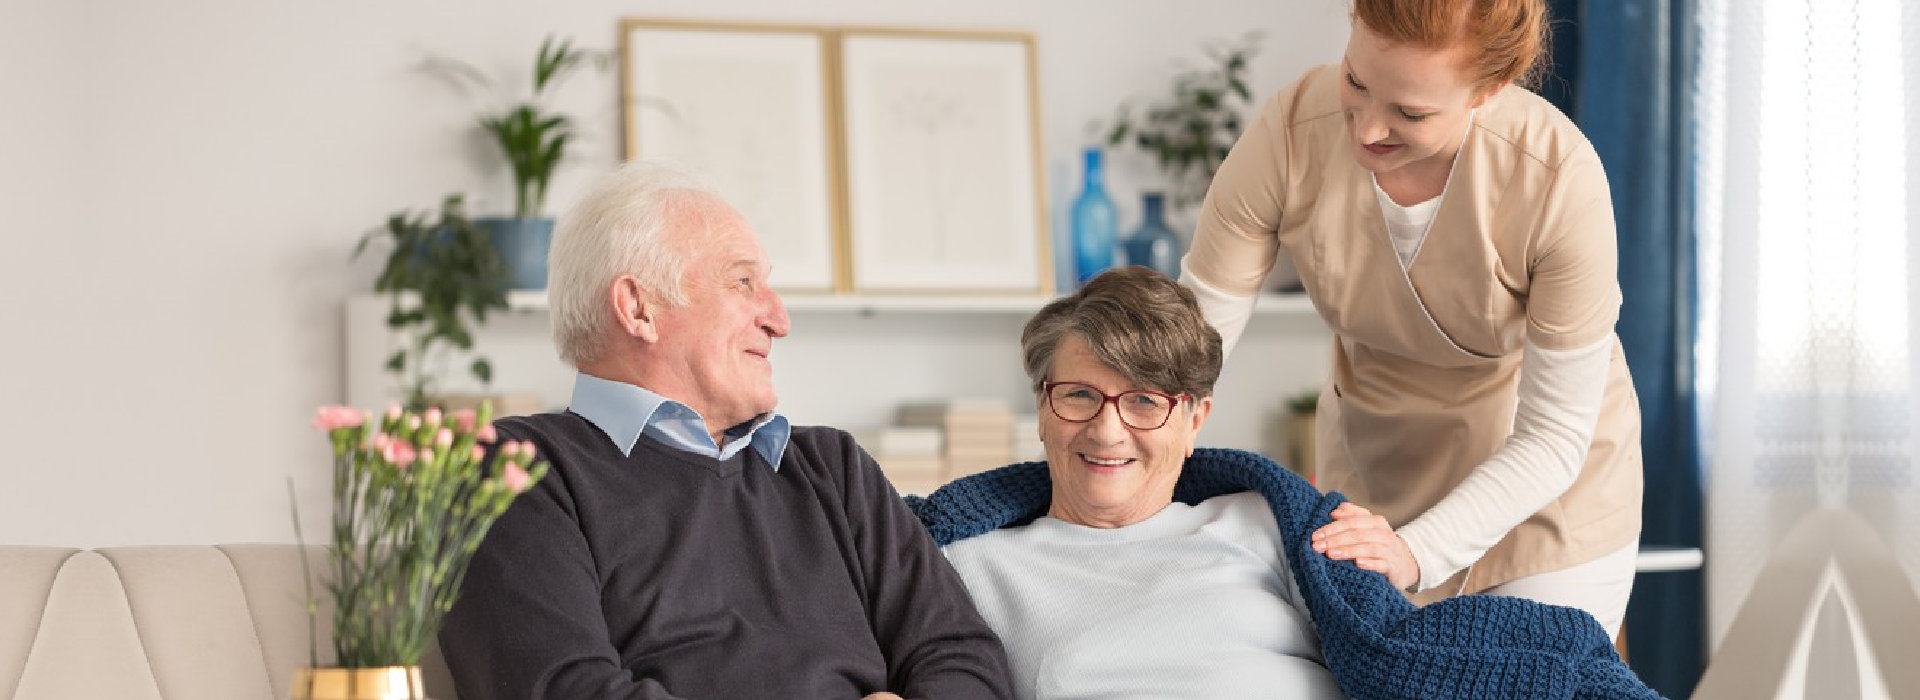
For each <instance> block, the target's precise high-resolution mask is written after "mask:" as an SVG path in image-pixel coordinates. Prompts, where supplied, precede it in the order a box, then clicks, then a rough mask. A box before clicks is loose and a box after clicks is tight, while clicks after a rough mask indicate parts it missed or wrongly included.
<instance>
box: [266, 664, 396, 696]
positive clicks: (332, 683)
mask: <svg viewBox="0 0 1920 700" xmlns="http://www.w3.org/2000/svg"><path fill="white" fill-rule="evenodd" d="M426 698H427V684H426V682H425V680H424V679H423V678H422V677H421V675H420V667H419V666H387V667H384V668H302V669H300V670H299V671H297V672H296V673H294V676H293V700H426Z"/></svg>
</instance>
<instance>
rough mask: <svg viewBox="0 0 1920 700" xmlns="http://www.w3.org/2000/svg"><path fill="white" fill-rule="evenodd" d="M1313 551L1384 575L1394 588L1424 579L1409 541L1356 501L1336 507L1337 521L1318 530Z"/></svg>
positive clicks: (1314, 538)
mask: <svg viewBox="0 0 1920 700" xmlns="http://www.w3.org/2000/svg"><path fill="white" fill-rule="evenodd" d="M1313 551H1316V552H1320V553H1321V554H1325V555H1327V558H1328V559H1336V560H1349V559H1350V560H1353V563H1354V565H1356V566H1359V567H1360V568H1362V569H1366V570H1368V571H1377V572H1380V573H1381V574H1383V575H1385V576H1386V577H1387V582H1388V583H1391V584H1393V587H1394V588H1399V589H1402V590H1405V589H1406V588H1407V587H1408V586H1411V585H1413V584H1414V582H1415V581H1419V580H1420V563H1419V562H1417V561H1414V559H1413V550H1412V549H1410V548H1408V547H1407V541H1406V540H1403V539H1400V535H1398V534H1395V533H1394V531H1393V527H1392V526H1390V525H1388V524H1387V519H1386V518H1383V517H1380V516H1378V515H1374V514H1373V511H1369V510H1367V509H1365V508H1361V507H1360V506H1357V505H1354V504H1353V503H1352V502H1347V503H1342V504H1340V506H1339V507H1337V508H1334V509H1333V522H1330V523H1327V524H1326V526H1325V527H1322V528H1320V529H1319V530H1316V531H1314V533H1313Z"/></svg>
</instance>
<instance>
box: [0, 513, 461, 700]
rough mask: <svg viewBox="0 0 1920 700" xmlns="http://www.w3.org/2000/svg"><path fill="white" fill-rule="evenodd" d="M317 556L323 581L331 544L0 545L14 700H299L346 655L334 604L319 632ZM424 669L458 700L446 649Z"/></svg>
mask: <svg viewBox="0 0 1920 700" xmlns="http://www.w3.org/2000/svg"><path fill="white" fill-rule="evenodd" d="M303 557H304V558H305V559H306V560H307V563H308V565H310V566H311V567H313V571H314V573H316V574H320V573H323V569H322V567H324V566H325V556H324V553H323V550H322V549H321V548H319V547H308V548H305V549H302V548H300V547H297V546H293V545H221V546H184V547H114V548H107V549H101V550H98V551H80V550H74V549H65V548H53V547H21V546H0V620H4V621H6V624H0V698H12V700H68V699H71V698H115V699H116V700H120V699H126V700H186V699H189V698H191V699H193V700H229V699H231V700H258V699H259V698H285V697H287V696H288V695H289V693H290V692H291V687H292V686H291V683H292V676H293V672H294V669H296V668H299V667H301V666H306V665H308V663H309V656H308V649H309V648H312V647H311V646H310V645H317V646H318V649H319V650H320V654H319V661H320V663H322V664H325V663H328V662H330V661H331V656H332V652H331V649H332V638H331V635H330V616H331V615H332V610H331V609H330V607H328V606H327V605H326V604H325V603H324V599H325V596H324V595H320V596H319V597H320V598H321V599H322V600H323V604H322V607H321V608H320V610H319V621H318V626H317V628H316V629H313V630H312V633H311V635H310V634H309V627H308V624H307V612H306V589H305V585H304V583H303V581H304V576H305V573H304V572H303V570H302V566H301V560H302V558H303ZM310 639H311V642H310ZM421 665H422V667H423V670H424V671H425V674H426V678H427V688H428V691H429V694H431V695H432V696H433V697H434V698H438V699H439V700H454V696H453V693H452V684H451V683H449V682H447V681H448V677H447V673H446V669H445V664H443V663H441V661H440V658H439V654H438V650H437V649H436V650H434V651H433V652H430V653H429V654H428V655H427V658H424V659H422V660H421Z"/></svg>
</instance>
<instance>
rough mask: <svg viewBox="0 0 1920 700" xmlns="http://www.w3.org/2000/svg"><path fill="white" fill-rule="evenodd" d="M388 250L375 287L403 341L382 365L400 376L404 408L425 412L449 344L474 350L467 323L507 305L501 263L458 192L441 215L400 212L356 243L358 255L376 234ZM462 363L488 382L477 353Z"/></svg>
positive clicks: (487, 366) (488, 369) (489, 371)
mask: <svg viewBox="0 0 1920 700" xmlns="http://www.w3.org/2000/svg"><path fill="white" fill-rule="evenodd" d="M383 236H384V237H387V238H390V239H392V243H393V251H392V252H391V253H390V254H389V255H388V256H387V263H386V266H385V268H383V269H382V270H381V271H380V276H379V278H377V279H376V280H375V281H374V284H373V289H374V291H376V292H381V293H385V294H387V295H388V297H389V298H390V299H391V300H392V305H391V308H390V310H389V311H388V313H387V328H388V329H389V330H392V331H394V332H395V333H396V334H399V335H400V336H402V337H403V338H405V340H403V341H402V344H401V346H400V348H398V349H396V350H394V351H393V354H392V355H390V356H388V357H387V362H386V369H387V371H388V372H392V373H393V374H395V375H398V376H399V377H400V380H401V391H402V394H403V395H404V396H405V403H406V405H407V407H408V408H409V409H412V410H423V409H425V408H426V406H427V404H428V403H429V401H430V400H432V399H434V398H436V397H437V394H436V390H437V389H438V388H439V385H438V376H437V375H438V374H439V373H440V371H441V368H442V367H443V366H444V364H445V363H446V362H447V360H448V355H449V354H450V353H451V352H452V351H454V350H460V351H465V352H471V351H472V350H473V331H474V328H473V326H470V325H469V323H468V321H469V319H471V321H472V322H473V323H474V324H484V323H486V320H487V313H488V312H490V311H499V310H504V309H506V308H507V269H506V266H505V264H503V263H502V262H501V260H500V255H499V253H498V252H497V251H496V250H495V249H494V245H493V242H492V240H491V238H490V237H489V236H488V235H487V234H486V233H485V232H484V231H482V230H481V229H480V228H479V227H478V226H476V225H475V224H474V222H473V220H472V219H469V218H467V216H466V211H465V205H464V202H463V198H462V197H461V196H460V195H458V194H450V195H447V197H446V199H445V200H443V201H442V202H441V205H440V212H439V219H438V220H437V221H432V220H429V217H428V214H427V213H425V212H418V213H415V212H408V211H400V212H396V213H394V214H393V215H391V216H389V217H387V224H386V226H385V227H384V228H380V229H376V230H374V231H371V232H369V233H367V235H366V236H364V237H362V238H361V239H360V244H359V245H358V246H357V247H356V248H355V249H354V255H355V256H356V257H358V256H359V255H360V254H361V253H362V252H364V251H365V250H366V249H367V245H368V244H369V243H371V242H372V241H373V240H374V239H376V238H380V237H383ZM467 369H468V371H469V372H471V373H472V374H473V377H474V378H475V379H477V380H479V381H480V384H481V385H482V386H486V385H487V384H489V383H490V382H492V381H493V365H492V364H491V363H489V362H488V361H487V358H486V357H484V356H480V355H472V356H471V357H470V360H469V363H468V366H467Z"/></svg>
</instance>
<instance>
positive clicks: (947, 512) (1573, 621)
mask: <svg viewBox="0 0 1920 700" xmlns="http://www.w3.org/2000/svg"><path fill="white" fill-rule="evenodd" d="M1243 491H1258V492H1260V493H1261V494H1263V495H1265V496H1266V499H1267V503H1268V504H1270V505H1271V506H1272V507H1273V516H1274V518H1275V519H1276V520H1278V521H1279V522H1280V537H1281V541H1282V542H1283V543H1284V546H1285V547H1286V555H1287V561H1288V563H1289V564H1291V565H1292V569H1293V578H1294V581H1295V582H1296V583H1297V584H1298V585H1299V587H1300V593H1301V596H1302V597H1304V598H1305V599H1306V602H1307V606H1308V609H1309V611H1311V612H1312V614H1313V622H1314V625H1315V626H1316V627H1317V628H1319V632H1320V642H1321V647H1322V651H1323V652H1324V654H1325V656H1326V659H1327V666H1328V667H1329V668H1330V669H1331V670H1332V671H1333V677H1334V679H1335V680H1336V681H1338V682H1339V684H1340V689H1341V690H1342V691H1345V692H1346V694H1347V695H1349V696H1351V697H1353V698H1355V700H1374V699H1375V698H1380V699H1388V698H1392V699H1396V700H1397V699H1402V698H1422V699H1425V700H1436V699H1442V698H1474V699H1476V700H1483V699H1489V698H1495V699H1497V698H1512V699H1513V700H1523V699H1524V700H1540V699H1542V698H1579V699H1581V700H1588V699H1596V700H1597V699H1599V698H1635V699H1643V698H1659V697H1660V695H1659V694H1658V693H1655V692H1654V691H1653V690H1652V689H1651V688H1648V687H1647V686H1646V684H1644V683H1642V682H1640V679H1639V677H1638V676H1635V675H1634V673H1633V671H1632V670H1631V669H1629V668H1627V665H1626V663H1625V662H1622V661H1621V660H1620V657H1619V655H1618V654H1616V653H1614V649H1613V644H1612V643H1611V642H1610V641H1608V639H1607V632H1606V630H1604V629H1602V628H1601V627H1600V623H1599V622H1597V621H1595V620H1594V619H1593V617H1592V616H1590V615H1588V614H1586V613H1585V612H1582V611H1580V610H1577V609H1574V608H1566V607H1560V606H1555V605H1545V604H1542V603H1537V602H1534V601H1531V600H1526V599H1522V598H1508V597H1502V596H1491V595H1473V596H1461V597H1455V598H1450V599H1447V600H1445V601H1442V602H1439V603H1434V604H1432V605H1428V606H1426V607H1416V606H1415V605H1413V603H1411V602H1408V601H1407V599H1406V598H1405V597H1404V596H1402V595H1401V594H1400V593H1399V592H1398V591H1396V590H1394V588H1393V586H1392V584H1389V583H1387V580H1386V578H1385V577H1383V576H1381V575H1380V574H1377V573H1373V572H1370V571H1364V570H1361V569H1360V568H1358V567H1356V566H1354V565H1353V563H1352V562H1349V561H1338V562H1337V561H1333V560H1331V559H1328V558H1326V557H1325V556H1322V555H1321V554H1319V553H1317V552H1314V551H1313V547H1312V544H1311V537H1312V534H1313V531H1314V530H1316V529H1318V528H1319V527H1320V526H1321V525H1324V524H1326V523H1328V522H1330V521H1331V520H1332V515H1331V513H1332V512H1333V509H1334V507H1335V506H1338V505H1339V504H1340V503H1341V502H1342V501H1345V500H1346V498H1345V497H1344V496H1341V495H1340V494H1338V493H1331V494H1326V495H1322V494H1321V493H1320V492H1319V491H1318V490H1316V489H1315V488H1314V487H1313V485H1311V484H1309V483H1307V481H1306V480H1305V479H1302V478H1300V477H1299V476H1298V475H1295V474H1294V473H1292V472H1289V471H1287V470H1285V469H1282V468H1281V467H1280V466H1279V465H1277V464H1274V463H1273V462H1272V461H1271V460H1268V459H1267V458H1265V457H1262V456H1260V455H1258V454H1255V453H1252V452H1244V451H1240V450H1223V449H1200V450H1195V451H1194V454H1193V457H1192V458H1190V459H1188V460H1187V463H1186V467H1185V469H1184V471H1182V473H1181V475H1180V481H1179V483H1178V484H1177V485H1176V486H1175V487H1174V493H1173V497H1174V500H1177V501H1180V502H1182V503H1189V504H1193V503H1199V502H1201V501H1204V500H1206V499H1209V498H1212V497H1214V496H1221V495H1226V494H1230V493H1239V492H1243ZM1051 499H1052V484H1051V480H1050V478H1049V477H1048V473H1047V465H1046V464H1045V463H1043V462H1026V463H1022V464H1015V465H1011V466H1007V467H1002V468H999V469H995V470H993V471H990V472H986V473H983V474H976V475H973V476H970V477H966V478H963V479H959V480H956V481H954V482H952V483H950V484H947V485H946V486H944V487H941V488H940V489H939V490H937V491H934V492H933V494H932V495H930V496H928V497H926V498H919V497H911V496H910V497H908V498H907V505H908V506H909V507H911V508H912V509H913V512H914V514H915V515H918V516H919V517H920V521H921V522H922V523H924V524H925V525H926V527H927V532H928V533H930V534H932V535H933V540H934V542H936V543H938V544H940V545H941V546H946V545H947V544H949V543H952V542H955V541H957V540H963V539H966V538H968V537H973V536H975V535H980V534H985V533H987V532H990V531H993V530H995V529H998V528H1002V527H1013V526H1018V525H1025V524H1027V523H1030V522H1033V521H1034V520H1035V519H1036V518H1039V517H1040V516H1042V515H1045V514H1046V512H1047V507H1048V504H1049V501H1050V500H1051Z"/></svg>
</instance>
